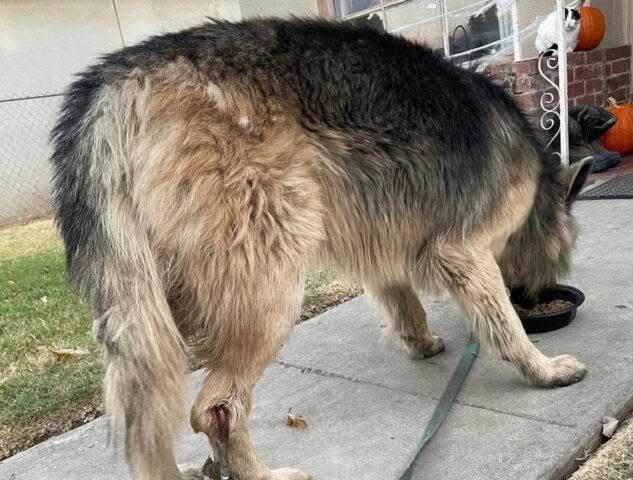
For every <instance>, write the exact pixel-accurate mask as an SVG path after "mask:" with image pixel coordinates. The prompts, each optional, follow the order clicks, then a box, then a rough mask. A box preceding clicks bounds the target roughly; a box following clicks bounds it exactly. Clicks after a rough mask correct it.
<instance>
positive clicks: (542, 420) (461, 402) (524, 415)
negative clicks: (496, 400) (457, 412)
mask: <svg viewBox="0 0 633 480" xmlns="http://www.w3.org/2000/svg"><path fill="white" fill-rule="evenodd" d="M455 403H457V404H458V405H462V406H464V407H472V408H478V409H480V410H488V411H489V412H495V413H503V414H505V415H512V416H513V417H519V418H525V419H526V420H534V421H535V422H540V423H547V424H548V425H556V426H557V427H565V428H578V425H574V424H571V423H563V422H557V421H556V420H549V419H547V418H541V417H537V416H535V415H530V414H527V413H517V412H509V411H507V410H501V409H499V408H492V407H485V406H483V405H478V404H476V403H471V402H466V401H464V400H455Z"/></svg>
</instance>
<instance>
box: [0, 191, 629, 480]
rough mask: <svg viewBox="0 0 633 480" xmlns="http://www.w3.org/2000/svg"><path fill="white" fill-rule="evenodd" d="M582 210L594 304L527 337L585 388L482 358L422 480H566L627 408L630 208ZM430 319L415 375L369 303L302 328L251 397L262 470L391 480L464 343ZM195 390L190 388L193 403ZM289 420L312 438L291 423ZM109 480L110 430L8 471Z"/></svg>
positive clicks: (447, 314) (191, 440) (194, 451)
mask: <svg viewBox="0 0 633 480" xmlns="http://www.w3.org/2000/svg"><path fill="white" fill-rule="evenodd" d="M575 210H576V213H577V217H578V219H579V221H580V223H581V235H582V236H581V239H580V240H579V244H578V250H577V252H576V255H575V263H574V265H575V267H574V272H573V275H572V276H571V278H570V279H569V280H568V281H567V283H569V284H572V285H575V286H578V287H579V288H580V289H581V290H583V291H584V292H585V294H586V296H587V300H586V302H585V304H584V305H583V306H582V307H581V308H580V310H579V313H578V316H577V318H576V320H575V321H574V322H573V323H572V324H571V325H570V326H569V327H567V328H564V329H562V330H559V331H556V332H551V333H546V334H541V335H533V336H531V338H532V340H533V341H534V342H536V344H537V346H538V347H539V348H540V349H541V350H542V351H543V352H544V353H546V354H547V355H558V354H563V353H568V354H574V355H577V356H578V357H579V358H580V359H581V360H582V361H584V362H585V363H586V364H587V365H588V367H589V374H588V376H587V378H586V379H585V380H583V381H582V382H581V383H579V384H576V385H573V386H570V387H567V388H559V389H554V390H542V389H536V388H531V387H527V386H524V385H523V384H521V383H520V381H519V379H518V376H517V375H516V373H515V372H514V371H513V370H512V368H511V367H510V366H509V365H508V364H506V363H505V362H500V361H491V360H489V359H487V358H486V356H485V355H483V356H480V357H479V358H478V359H477V360H476V362H475V366H474V367H473V370H472V372H471V374H470V376H469V377H468V379H467V380H466V383H465V384H464V387H463V389H462V391H461V393H460V395H459V397H458V402H457V404H455V405H454V406H453V409H452V410H451V412H450V414H449V417H448V419H447V420H446V422H445V423H444V425H443V426H442V427H441V428H440V430H439V431H438V433H437V434H436V436H435V437H434V438H433V440H432V441H431V442H430V443H429V445H428V446H427V448H426V449H425V451H424V453H423V454H422V457H421V459H420V461H419V463H418V466H417V470H416V473H415V475H414V478H416V479H418V480H422V479H433V480H438V479H439V480H453V479H469V480H493V479H499V480H501V479H503V480H510V479H512V480H514V479H516V480H531V479H549V478H564V475H566V474H567V473H568V472H569V470H570V468H571V467H572V466H573V463H574V459H575V458H578V457H582V456H583V454H584V450H585V448H594V447H595V445H596V444H597V442H598V441H599V439H600V434H599V432H600V429H601V423H600V421H601V419H602V417H603V416H605V415H611V416H617V417H622V416H623V415H625V414H626V413H628V412H629V411H631V409H633V288H632V284H633V278H632V276H631V272H632V271H633V250H632V249H631V245H632V241H633V222H631V220H630V216H631V213H632V212H633V202H631V201H590V202H580V203H578V204H577V206H576V209H575ZM425 306H426V308H427V311H428V314H429V320H430V323H431V325H432V328H434V329H435V330H436V331H438V332H439V333H440V334H441V335H442V336H443V337H444V340H445V342H446V345H447V349H446V351H445V352H444V353H442V354H440V355H438V356H436V357H433V358H431V359H429V360H426V361H419V362H413V361H411V360H409V359H408V358H407V356H406V354H405V353H404V351H403V350H402V349H401V348H400V347H399V346H398V345H397V344H396V343H395V342H393V341H391V340H381V328H380V324H381V322H380V320H379V319H377V318H376V317H375V315H374V313H373V312H372V310H371V309H370V307H369V306H368V304H367V299H366V298H365V297H364V296H362V297H359V298H357V299H354V300H352V301H349V302H347V303H345V304H344V305H342V306H340V307H338V308H335V309H333V310H331V311H329V312H327V313H325V314H323V315H320V316H319V317H316V318H314V319H312V320H309V321H307V322H305V323H303V324H302V325H300V326H299V327H298V328H297V329H296V331H295V333H294V334H293V336H292V338H291V339H290V341H289V343H288V344H287V345H286V346H285V347H284V349H283V351H282V352H281V354H280V356H279V359H278V361H277V362H276V363H275V364H273V365H271V366H270V367H269V368H268V369H267V370H266V373H265V375H264V377H263V379H262V381H261V382H260V383H259V385H258V387H257V389H256V398H255V406H254V410H253V415H252V418H251V425H252V430H253V437H254V441H255V444H256V445H257V447H258V450H259V452H260V454H261V456H262V457H263V459H264V461H265V462H266V463H267V464H268V465H269V466H270V467H284V466H292V467H295V468H300V469H302V470H304V471H307V472H309V473H311V474H313V475H314V478H315V480H356V479H362V480H386V479H397V478H398V475H399V473H401V471H402V469H403V468H404V466H405V465H406V463H407V461H408V460H409V458H410V457H411V456H412V455H413V452H414V451H415V447H416V445H417V442H418V441H419V438H420V436H421V435H422V432H423V430H424V427H425V425H426V422H427V421H428V420H429V418H430V416H431V414H432V412H433V409H434V407H435V405H436V404H437V399H438V398H439V396H440V395H441V393H442V391H443V389H444V387H445V386H446V384H447V382H448V379H449V378H450V376H451V374H452V373H453V369H454V368H455V366H456V364H457V361H458V360H459V357H460V356H461V354H462V351H463V349H464V346H465V344H466V340H467V332H466V328H465V326H464V322H463V321H462V319H461V316H460V314H459V312H458V310H457V309H456V307H455V306H454V304H453V303H452V302H451V301H448V300H447V301H427V302H426V304H425ZM201 379H202V377H201V375H200V374H199V373H196V374H193V375H191V384H192V389H191V395H192V396H193V395H194V394H195V386H197V385H199V384H200V382H201ZM289 409H292V412H293V413H294V414H297V415H301V416H302V417H303V418H305V419H306V420H307V422H308V424H309V426H308V428H307V429H305V430H298V429H293V428H290V427H287V426H286V425H285V424H284V421H283V420H284V417H285V414H286V413H287V412H288V410H289ZM185 432H186V433H185V436H184V439H183V442H182V444H181V445H182V447H181V450H180V454H179V461H180V462H182V463H193V464H196V465H202V463H203V462H204V460H205V458H206V455H207V448H206V444H205V440H204V437H203V436H201V435H200V436H194V435H193V434H191V433H190V430H189V429H188V428H185ZM113 478H116V479H118V480H123V479H127V478H130V477H129V474H128V473H127V469H126V467H125V465H124V462H123V459H122V456H121V455H120V454H119V455H118V456H116V457H114V456H113V454H112V449H111V448H109V447H107V445H106V427H105V421H104V419H98V420H96V421H94V422H92V423H90V424H88V425H85V426H83V427H80V428H78V429H76V430H74V431H72V432H69V433H67V434H65V435H62V436H60V437H57V438H54V439H51V440H49V441H47V442H44V443H43V444H40V445H38V446H36V447H34V448H31V449H30V450H27V451H25V452H23V453H21V454H18V455H16V456H14V457H12V458H9V459H7V460H5V461H4V462H2V463H0V479H2V480H5V479H7V480H8V479H12V480H21V479H24V480H27V479H28V480H35V479H46V480H84V479H90V480H101V479H113Z"/></svg>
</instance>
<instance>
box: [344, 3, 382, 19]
mask: <svg viewBox="0 0 633 480" xmlns="http://www.w3.org/2000/svg"><path fill="white" fill-rule="evenodd" d="M378 5H380V0H334V15H336V18H341V17H345V16H347V15H352V14H353V13H356V12H362V11H363V10H367V9H368V8H371V7H376V6H378Z"/></svg>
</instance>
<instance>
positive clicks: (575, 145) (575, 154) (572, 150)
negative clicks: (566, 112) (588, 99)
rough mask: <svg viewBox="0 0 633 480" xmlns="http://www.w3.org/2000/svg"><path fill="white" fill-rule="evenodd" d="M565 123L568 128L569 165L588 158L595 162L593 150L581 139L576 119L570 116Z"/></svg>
mask: <svg viewBox="0 0 633 480" xmlns="http://www.w3.org/2000/svg"><path fill="white" fill-rule="evenodd" d="M567 123H568V128H569V164H570V165H573V164H574V163H576V162H579V161H581V160H583V159H585V158H588V157H591V158H593V159H594V162H595V157H594V154H593V150H591V149H590V148H589V145H587V142H585V140H584V139H583V137H582V133H581V131H580V125H579V124H578V122H577V121H576V119H575V118H574V117H572V116H571V115H570V116H569V120H568V122H567Z"/></svg>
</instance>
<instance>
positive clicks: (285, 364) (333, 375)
mask: <svg viewBox="0 0 633 480" xmlns="http://www.w3.org/2000/svg"><path fill="white" fill-rule="evenodd" d="M274 363H275V364H276V365H280V366H282V367H286V368H294V369H295V370H300V371H301V373H310V374H312V375H317V376H319V377H324V378H337V379H339V380H346V381H348V382H353V383H358V384H361V385H369V386H372V387H379V388H384V389H386V390H391V391H393V392H399V393H406V394H408V395H414V396H416V397H421V398H425V399H427V400H435V401H439V397H436V396H434V395H428V394H424V393H419V392H413V391H410V390H405V389H402V388H396V387H390V386H389V385H384V384H382V383H378V382H371V381H368V380H361V379H360V378H357V377H350V376H349V375H343V374H341V373H334V372H329V371H326V370H323V369H321V368H314V367H306V366H304V365H296V364H293V363H289V362H284V361H282V360H277V361H275V362H274ZM455 403H456V404H458V405H461V406H462V407H471V408H477V409H480V410H487V411H489V412H494V413H500V414H504V415H510V416H513V417H518V418H523V419H526V420H532V421H535V422H539V423H545V424H548V425H556V426H558V427H565V428H578V425H573V424H570V423H563V422H557V421H556V420H549V419H546V418H541V417H537V416H534V415H529V414H526V413H517V412H509V411H507V410H501V409H498V408H492V407H486V406H483V405H478V404H476V403H471V402H466V401H464V400H455Z"/></svg>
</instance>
